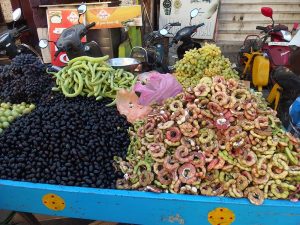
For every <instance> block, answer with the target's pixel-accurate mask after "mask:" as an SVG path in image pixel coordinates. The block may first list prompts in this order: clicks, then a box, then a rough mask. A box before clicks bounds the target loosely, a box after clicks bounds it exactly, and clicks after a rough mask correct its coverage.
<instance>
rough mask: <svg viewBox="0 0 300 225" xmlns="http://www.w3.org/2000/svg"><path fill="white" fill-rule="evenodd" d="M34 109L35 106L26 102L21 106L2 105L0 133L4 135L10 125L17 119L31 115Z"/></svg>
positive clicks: (0, 106)
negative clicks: (24, 115)
mask: <svg viewBox="0 0 300 225" xmlns="http://www.w3.org/2000/svg"><path fill="white" fill-rule="evenodd" d="M34 108H35V105H34V104H26V103H25V102H22V103H21V104H11V103H1V105H0V133H2V132H3V130H4V129H5V128H7V127H9V124H10V123H11V122H13V121H14V120H15V119H16V118H18V117H20V116H22V115H23V114H28V113H30V112H31V111H32V110H33V109H34Z"/></svg>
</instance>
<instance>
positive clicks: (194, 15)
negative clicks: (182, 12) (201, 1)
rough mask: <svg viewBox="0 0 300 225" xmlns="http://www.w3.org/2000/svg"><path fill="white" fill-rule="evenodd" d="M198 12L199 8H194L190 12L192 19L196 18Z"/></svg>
mask: <svg viewBox="0 0 300 225" xmlns="http://www.w3.org/2000/svg"><path fill="white" fill-rule="evenodd" d="M198 14H199V9H193V10H192V11H191V12H190V15H191V19H192V18H195V17H196V16H198Z"/></svg>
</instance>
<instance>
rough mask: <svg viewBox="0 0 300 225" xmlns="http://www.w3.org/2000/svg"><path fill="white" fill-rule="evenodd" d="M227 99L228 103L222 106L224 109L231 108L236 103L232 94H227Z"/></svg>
mask: <svg viewBox="0 0 300 225" xmlns="http://www.w3.org/2000/svg"><path fill="white" fill-rule="evenodd" d="M228 99H229V101H228V103H227V104H226V105H224V106H223V107H224V108H225V109H231V108H233V107H234V105H235V104H236V98H234V97H232V96H228Z"/></svg>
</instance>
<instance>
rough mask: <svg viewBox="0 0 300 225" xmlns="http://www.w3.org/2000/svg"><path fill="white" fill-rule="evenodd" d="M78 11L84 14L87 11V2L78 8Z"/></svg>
mask: <svg viewBox="0 0 300 225" xmlns="http://www.w3.org/2000/svg"><path fill="white" fill-rule="evenodd" d="M77 12H78V14H79V15H83V14H85V12H86V5H85V4H81V5H80V6H79V7H78V8H77Z"/></svg>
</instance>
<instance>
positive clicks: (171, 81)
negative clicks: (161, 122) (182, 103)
mask: <svg viewBox="0 0 300 225" xmlns="http://www.w3.org/2000/svg"><path fill="white" fill-rule="evenodd" d="M182 90H183V89H182V86H181V85H180V83H179V82H178V81H177V80H176V78H175V77H174V76H173V75H171V74H160V73H158V72H149V73H146V74H141V75H140V76H139V81H138V82H137V83H136V84H135V86H134V91H135V92H136V93H139V94H140V97H139V101H138V102H139V104H141V105H145V106H146V105H151V104H162V103H163V101H164V100H165V99H167V98H170V97H174V96H176V95H177V94H179V93H180V92H182Z"/></svg>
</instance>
